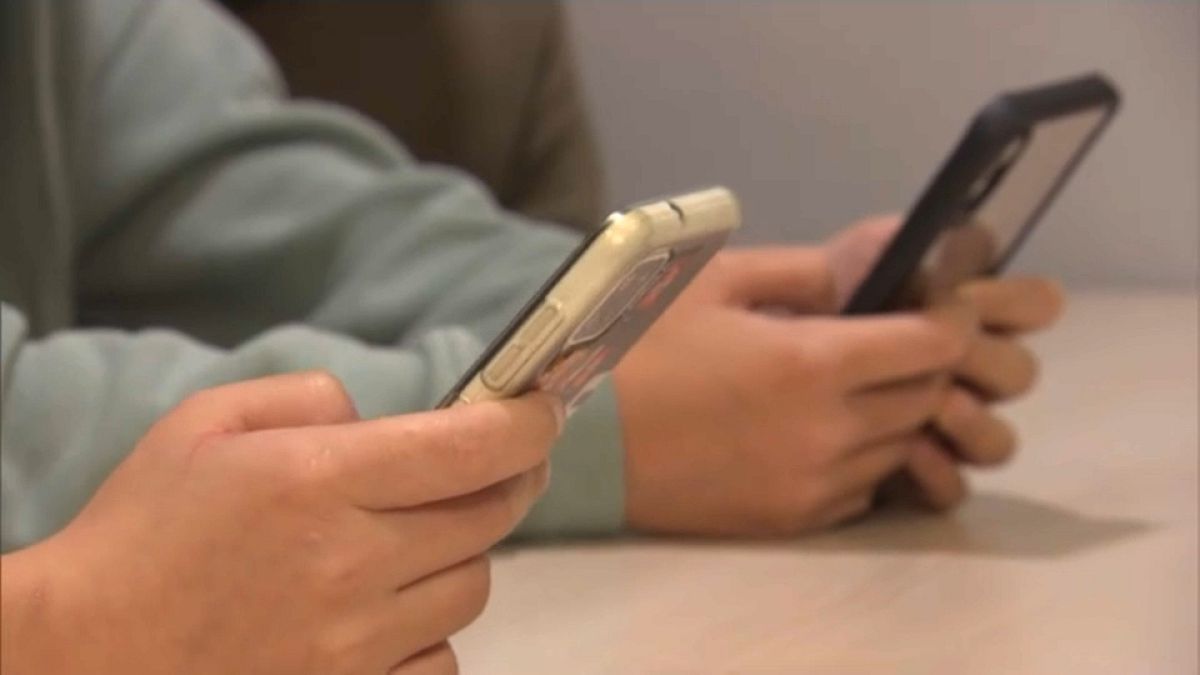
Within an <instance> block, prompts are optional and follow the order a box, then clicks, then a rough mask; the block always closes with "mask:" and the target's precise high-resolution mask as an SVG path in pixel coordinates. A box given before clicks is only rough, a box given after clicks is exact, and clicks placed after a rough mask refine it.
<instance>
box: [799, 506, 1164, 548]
mask: <svg viewBox="0 0 1200 675" xmlns="http://www.w3.org/2000/svg"><path fill="white" fill-rule="evenodd" d="M1153 529H1154V526H1153V525H1152V524H1150V523H1145V522H1141V521H1136V520H1128V519H1119V518H1097V517H1091V516H1086V515H1083V514H1079V513H1075V512H1073V511H1069V510H1067V509H1064V508H1062V507H1061V506H1056V505H1052V504H1048V503H1045V502H1037V501H1034V500H1031V499H1028V498H1026V497H1018V496H1016V495H1004V494H996V493H990V494H988V493H984V494H978V495H975V496H974V497H972V498H971V500H970V501H968V502H967V503H966V504H965V505H964V506H963V508H962V509H961V510H960V511H958V512H956V513H954V514H952V515H935V514H931V513H929V512H927V511H922V510H917V509H913V508H903V507H887V508H884V509H882V510H880V511H878V512H876V513H874V514H872V515H871V516H869V517H867V518H865V519H863V520H861V521H859V522H857V523H853V524H850V525H847V526H845V527H842V528H839V529H837V530H832V531H830V532H826V533H823V534H819V535H815V536H813V537H810V538H807V539H805V540H803V541H801V542H799V545H800V546H801V547H802V548H804V549H805V550H807V551H812V552H823V551H824V552H831V553H832V552H836V553H845V552H849V551H857V552H870V551H878V552H881V553H883V552H887V553H895V552H913V553H961V554H964V555H980V556H999V557H1013V558H1054V557H1060V556H1066V555H1071V554H1074V553H1079V552H1082V551H1086V550H1089V549H1094V548H1098V547H1101V546H1106V545H1109V544H1112V543H1115V542H1118V541H1122V540H1125V539H1129V538H1131V537H1136V536H1139V535H1142V534H1145V533H1147V532H1149V531H1151V530H1153Z"/></svg>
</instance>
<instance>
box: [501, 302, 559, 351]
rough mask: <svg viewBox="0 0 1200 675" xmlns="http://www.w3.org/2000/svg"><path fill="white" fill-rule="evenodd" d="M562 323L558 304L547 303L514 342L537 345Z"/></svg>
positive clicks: (534, 315) (527, 323)
mask: <svg viewBox="0 0 1200 675" xmlns="http://www.w3.org/2000/svg"><path fill="white" fill-rule="evenodd" d="M561 321H562V312H561V311H559V309H558V303H557V302H549V301H548V302H546V303H544V304H543V305H542V306H541V307H539V308H538V310H537V312H535V313H534V314H533V316H532V317H530V319H529V321H527V322H526V323H525V326H524V327H523V328H521V331H520V332H519V333H517V336H516V338H514V340H513V342H519V343H522V344H531V343H532V344H537V343H540V342H541V341H542V339H543V338H544V337H545V336H546V334H547V333H549V332H550V331H552V330H554V329H555V328H556V327H558V324H559V323H560V322H561Z"/></svg>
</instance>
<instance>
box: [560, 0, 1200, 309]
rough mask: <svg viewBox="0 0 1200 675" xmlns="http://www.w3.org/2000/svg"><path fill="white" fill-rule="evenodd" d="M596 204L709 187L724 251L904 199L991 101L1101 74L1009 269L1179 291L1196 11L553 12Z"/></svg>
mask: <svg viewBox="0 0 1200 675" xmlns="http://www.w3.org/2000/svg"><path fill="white" fill-rule="evenodd" d="M569 8H570V16H571V19H572V26H573V32H574V38H575V40H576V45H577V49H578V52H579V56H580V61H581V67H582V70H583V77H584V80H585V85H586V87H587V91H588V98H589V101H590V103H591V106H592V110H593V114H594V118H595V122H596V126H597V132H598V134H599V136H600V140H601V143H602V147H603V150H604V153H605V159H606V162H607V165H608V171H609V180H610V186H611V195H610V196H611V197H612V201H613V206H614V207H615V206H618V205H619V204H622V203H624V202H627V201H630V200H636V199H644V198H647V197H651V196H654V195H656V194H661V193H664V192H669V191H673V190H678V189H683V188H688V187H693V186H699V185H705V184H710V183H718V182H720V183H725V184H727V185H730V186H731V187H733V188H735V189H736V190H737V192H738V193H739V194H740V195H741V197H742V199H743V202H744V207H745V211H746V215H747V221H746V228H747V229H746V230H744V232H743V233H742V234H741V240H742V241H743V242H767V241H811V240H813V239H816V238H819V237H821V236H823V235H825V234H827V233H829V232H831V231H833V230H835V229H837V228H838V227H840V226H842V225H844V224H846V223H849V222H851V221H853V220H855V219H856V218H858V217H860V216H862V215H865V214H870V213H876V212H884V211H897V210H901V211H902V210H904V209H906V208H907V207H908V206H909V205H910V203H911V201H912V200H913V199H914V198H915V196H916V194H917V193H918V191H919V190H920V189H921V187H922V186H923V185H924V183H925V181H926V180H927V179H928V177H929V175H930V174H931V172H932V171H933V170H934V168H935V167H936V166H937V165H938V164H939V162H940V161H941V159H942V158H943V157H944V156H945V154H946V153H947V152H949V150H950V149H951V148H952V147H953V145H954V143H955V142H956V141H957V139H958V136H959V134H961V132H962V131H963V129H964V127H965V125H966V122H967V120H968V119H969V118H970V116H971V115H972V114H973V113H974V111H975V110H976V109H977V108H978V107H979V106H980V105H982V104H983V103H984V102H986V101H987V100H988V99H989V98H990V97H991V96H992V94H993V93H994V92H996V91H998V90H1000V89H1003V88H1018V87H1022V86H1026V85H1031V84H1036V83H1039V82H1042V81H1046V80H1051V79H1055V78H1060V77H1065V76H1070V75H1074V74H1077V73H1081V72H1085V71H1090V70H1102V71H1105V72H1106V73H1108V74H1109V75H1110V76H1111V77H1112V78H1113V79H1114V80H1115V81H1116V83H1117V84H1118V86H1119V87H1120V88H1121V90H1122V93H1123V94H1124V105H1123V108H1122V110H1121V113H1120V114H1119V116H1118V117H1117V119H1116V121H1115V123H1114V124H1113V126H1112V127H1111V128H1110V129H1109V132H1108V134H1107V135H1106V136H1105V137H1104V138H1103V139H1102V141H1101V143H1100V144H1099V145H1098V146H1097V147H1096V148H1095V151H1094V152H1093V153H1092V155H1091V156H1090V157H1089V159H1088V161H1087V162H1085V163H1084V165H1083V166H1082V167H1081V169H1080V171H1079V172H1078V173H1077V174H1076V176H1075V179H1074V180H1073V181H1072V182H1071V184H1070V185H1069V186H1068V188H1067V189H1066V190H1065V191H1064V193H1063V194H1062V195H1060V198H1059V200H1058V201H1057V202H1056V204H1055V206H1054V207H1053V208H1052V209H1051V210H1050V211H1049V212H1048V214H1047V217H1046V219H1045V220H1044V221H1043V222H1042V225H1041V227H1040V228H1039V231H1038V232H1037V233H1036V234H1035V235H1034V237H1033V238H1032V239H1031V240H1030V245H1029V246H1028V247H1027V248H1026V249H1025V250H1024V251H1023V252H1022V255H1021V256H1020V257H1019V259H1018V264H1017V267H1018V268H1023V269H1025V270H1034V271H1039V272H1047V273H1053V274H1056V275H1059V276H1062V277H1063V278H1065V279H1066V280H1067V281H1068V283H1070V284H1072V285H1074V286H1091V285H1122V286H1177V287H1194V286H1195V284H1196V280H1197V276H1196V275H1197V250H1198V248H1200V242H1198V237H1197V232H1198V229H1200V207H1198V201H1200V200H1198V198H1197V193H1198V191H1200V187H1198V186H1200V137H1198V134H1197V128H1198V126H1200V3H1197V2H1161V1H1160V2H1154V1H1150V2H1122V3H1112V2H1108V3H1105V2H1085V1H1062V0H1060V1H1053V0H1051V1H1043V2H999V1H992V2H984V1H982V0H981V1H976V2H963V3H954V2H950V1H948V0H941V1H932V2H924V1H922V2H917V1H912V0H902V1H892V2H883V1H875V2H872V1H865V0H847V1H842V2H815V1H803V0H799V1H792V2H784V1H768V0H744V1H742V2H716V1H709V2H683V1H661V0H660V1H650V2H628V1H621V0H618V1H613V0H576V1H575V2H572V3H569Z"/></svg>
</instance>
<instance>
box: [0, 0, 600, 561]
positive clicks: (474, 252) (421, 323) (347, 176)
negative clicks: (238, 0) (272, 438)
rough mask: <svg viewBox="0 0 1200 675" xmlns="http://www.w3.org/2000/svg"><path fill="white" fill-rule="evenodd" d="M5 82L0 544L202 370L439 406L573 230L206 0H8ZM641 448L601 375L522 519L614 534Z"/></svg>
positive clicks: (79, 496) (36, 529)
mask: <svg viewBox="0 0 1200 675" xmlns="http://www.w3.org/2000/svg"><path fill="white" fill-rule="evenodd" d="M0 91H2V92H3V98H2V99H0V115H2V117H0V167H2V172H3V173H2V174H0V300H2V302H3V306H2V315H0V319H2V329H3V330H2V337H0V379H2V384H3V388H2V392H3V399H2V416H0V432H2V445H0V459H2V460H3V466H2V479H3V485H2V498H3V501H2V504H0V526H2V530H0V544H2V546H3V549H4V550H12V549H14V548H18V547H21V546H25V545H28V544H30V543H33V542H35V541H37V540H39V539H41V538H43V537H46V536H47V535H50V534H52V533H53V532H55V531H56V530H57V529H58V528H60V527H61V526H63V525H64V524H65V523H66V522H67V521H69V520H70V519H71V518H72V517H73V516H74V514H75V513H77V512H78V510H79V509H80V508H81V507H82V506H83V505H84V504H85V503H86V502H87V500H88V499H89V497H90V495H91V494H92V493H93V491H94V490H95V488H96V487H97V486H98V485H99V483H100V482H101V481H102V480H103V479H104V477H105V476H106V475H107V474H108V473H109V472H110V471H111V470H112V468H113V467H114V466H115V465H116V464H117V463H119V462H120V461H121V460H122V458H123V457H124V456H125V455H126V454H127V453H128V452H129V451H130V449H131V448H132V447H133V445H134V444H135V442H136V441H137V439H138V438H139V436H141V434H142V433H144V432H145V431H146V429H147V428H148V427H149V425H150V424H151V423H152V422H153V421H154V420H155V419H157V418H158V417H160V416H161V415H163V414H164V413H165V412H167V411H168V410H169V409H170V408H171V407H172V406H173V405H174V404H176V403H177V402H178V401H180V400H181V399H182V398H183V397H184V396H186V395H187V394H189V393H191V392H194V391H196V390H198V389H201V388H204V387H209V386H212V385H216V384H219V383H224V382H230V381H234V380H241V379H246V378H251V377H258V376H262V375H268V374H272V373H280V372H285V371H292V370H298V369H309V368H326V369H329V370H330V371H332V372H333V373H334V374H335V375H337V376H338V377H339V378H341V380H342V381H343V382H344V383H345V385H346V387H347V388H348V390H349V391H350V393H351V395H352V396H353V398H354V401H355V403H356V404H357V406H358V408H359V410H360V412H361V413H362V414H363V415H364V416H378V415H388V414H395V413H403V412H406V411H415V410H421V409H426V408H428V407H430V406H431V405H432V404H433V403H434V402H435V401H436V400H437V399H438V398H439V397H440V396H441V395H442V394H443V393H444V392H445V391H446V390H447V389H448V388H449V387H450V386H451V385H452V384H453V382H454V380H455V379H456V378H457V377H458V376H459V375H460V374H461V373H462V372H463V371H464V370H465V369H466V368H467V367H468V366H469V365H470V363H471V361H472V359H473V358H474V357H475V356H476V354H478V353H479V352H480V351H481V349H482V348H483V345H484V344H485V342H486V341H487V340H488V339H489V338H490V337H491V336H493V335H494V334H496V333H497V332H498V331H499V330H500V329H501V328H502V327H503V325H504V324H505V323H506V322H507V321H508V320H509V318H510V317H511V316H512V315H513V314H514V313H515V312H516V311H517V309H518V308H519V307H520V305H521V304H522V303H523V302H524V301H525V300H526V299H527V298H528V296H529V295H530V294H531V293H532V292H533V291H534V290H535V289H536V288H537V287H538V286H539V285H540V283H541V282H542V281H543V280H544V279H545V278H546V277H547V276H548V275H549V274H550V272H551V271H552V269H553V268H554V267H555V266H556V265H557V263H558V262H559V261H560V260H561V259H562V258H563V257H565V256H566V254H567V253H568V251H569V250H570V249H571V248H572V247H573V246H574V245H575V243H576V238H575V237H574V236H573V235H570V234H567V233H565V232H563V231H560V230H558V229H556V228H554V227H551V226H545V225H540V224H537V223H532V222H528V221H525V220H523V219H522V218H520V217H518V216H516V215H513V214H510V213H505V212H503V211H501V210H499V209H498V208H497V207H496V206H495V204H494V203H493V202H492V200H491V199H490V198H489V197H488V196H487V194H486V193H485V191H484V190H483V189H482V188H480V186H479V185H477V184H476V183H475V182H473V181H472V180H471V179H470V178H468V177H467V176H464V175H462V174H459V173H455V172H453V171H450V170H445V169H440V168H433V167H429V166H421V165H417V164H415V163H414V161H413V160H412V158H411V157H410V156H409V155H408V154H407V153H406V152H405V151H404V150H403V149H402V148H401V147H399V146H398V145H397V143H396V142H395V141H394V140H393V139H391V138H390V137H388V136H387V135H386V134H385V133H384V132H382V131H381V129H380V128H379V127H377V126H375V125H373V124H371V123H370V122H369V121H367V120H365V119H363V118H361V117H359V116H356V115H355V114H354V113H352V112H350V111H347V110H343V109H338V108H335V107H332V106H329V105H325V104H317V103H311V102H300V101H290V100H288V99H287V98H286V93H285V91H284V87H283V85H282V82H281V79H280V77H279V75H278V73H277V72H276V71H275V69H274V67H273V66H272V64H271V62H270V60H269V59H268V57H267V56H266V55H265V53H264V51H263V49H262V48H261V47H260V46H259V45H258V44H257V43H256V41H255V40H254V38H253V37H252V36H251V35H250V34H249V33H248V32H247V31H245V30H244V29H242V28H241V27H240V26H239V25H237V24H236V23H235V21H234V20H233V19H232V18H230V17H229V16H228V15H227V14H226V13H225V12H224V10H222V9H221V8H219V7H215V6H213V5H211V4H209V3H207V2H205V1H203V0H52V1H51V0H3V2H0ZM396 95H397V96H404V95H405V92H403V91H398V92H396ZM425 105H435V106H436V105H437V102H436V101H430V102H428V103H426V104H425ZM481 114H486V112H485V111H481ZM622 456H623V450H622V448H621V444H620V428H619V424H618V418H617V413H616V404H615V400H614V395H613V392H612V390H611V387H609V386H605V387H603V388H601V390H600V391H598V392H597V393H596V394H595V395H594V396H593V397H592V398H591V399H590V400H589V401H588V403H587V404H586V405H585V406H584V407H583V408H582V409H581V410H580V411H579V412H577V413H576V415H575V416H574V417H573V418H572V419H571V421H570V423H569V425H568V428H567V431H566V433H565V434H564V436H563V438H562V440H561V441H560V443H559V446H558V448H557V449H556V451H555V455H554V459H553V465H554V471H553V476H554V477H553V481H552V485H551V488H550V490H549V492H548V493H547V494H546V496H545V497H544V498H543V500H542V501H541V502H540V503H539V504H538V505H537V507H535V509H534V511H533V513H532V514H531V515H530V517H529V518H528V519H527V520H526V521H525V523H523V524H522V526H521V529H520V530H518V535H524V536H554V535H566V534H595V533H605V532H612V531H615V530H617V529H618V528H619V527H620V524H621V519H622V505H623V487H622Z"/></svg>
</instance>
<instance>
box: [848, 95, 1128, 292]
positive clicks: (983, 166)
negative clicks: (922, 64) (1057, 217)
mask: <svg viewBox="0 0 1200 675" xmlns="http://www.w3.org/2000/svg"><path fill="white" fill-rule="evenodd" d="M1119 101H1120V96H1119V94H1118V93H1117V90H1116V89H1115V88H1114V87H1113V85H1112V84H1111V83H1109V81H1108V80H1107V79H1105V78H1104V77H1103V76H1101V75H1088V76H1085V77H1080V78H1077V79H1073V80H1069V81H1066V82H1061V83H1056V84H1051V85H1048V86H1043V87H1038V88H1034V89H1027V90H1022V91H1018V92H1012V93H1007V94H1003V95H1001V96H998V97H997V98H996V99H994V100H993V101H992V102H991V103H989V104H988V105H987V106H986V107H984V108H983V110H981V111H980V112H979V114H978V115H976V117H975V120H974V121H973V122H972V124H971V126H970V127H969V128H968V130H967V132H966V134H965V135H964V136H963V138H962V139H961V140H960V141H959V144H958V146H957V148H956V149H955V150H954V152H953V153H952V154H951V155H950V157H949V158H948V159H947V160H946V162H945V163H944V164H943V165H942V167H941V168H940V169H939V171H938V172H937V174H936V175H935V176H934V179H933V181H932V182H931V183H930V184H929V186H928V187H927V188H926V189H925V192H924V193H922V195H921V198H920V199H919V200H918V201H917V203H916V206H914V207H913V209H912V210H911V211H910V212H909V214H908V217H907V218H906V219H905V222H904V224H903V226H901V228H900V231H899V232H898V233H897V234H896V236H895V237H894V238H893V239H892V241H891V242H889V244H888V245H887V247H886V248H885V249H884V252H883V254H882V255H881V256H880V258H879V260H878V261H877V262H876V264H875V266H874V267H873V268H872V270H871V272H870V273H869V274H868V275H867V277H866V279H865V280H864V281H863V282H862V283H861V284H860V285H859V287H858V288H857V289H856V290H855V292H854V294H853V296H851V298H850V300H849V302H847V303H846V306H845V308H843V310H842V311H843V314H873V313H877V312H882V311H887V310H889V309H891V308H892V307H894V305H895V302H896V300H897V299H898V297H899V295H900V294H901V292H902V290H903V289H904V287H905V285H906V283H907V281H908V279H909V278H910V277H911V276H912V275H913V273H914V272H916V270H917V268H918V266H919V265H920V264H921V260H922V259H923V257H924V256H925V254H926V252H927V251H928V250H929V249H930V247H931V246H932V245H933V244H934V242H935V241H936V240H937V237H938V235H939V234H940V233H941V232H942V230H943V229H944V228H945V227H947V226H949V225H950V224H951V223H953V222H955V220H956V219H957V218H958V216H959V214H960V213H961V204H962V203H963V201H964V200H965V199H966V197H967V193H968V190H969V189H970V188H971V186H972V185H973V184H974V183H975V181H976V180H978V179H979V178H980V177H981V176H982V174H983V172H985V171H987V170H988V169H989V167H991V166H992V163H993V162H995V161H996V160H997V159H998V158H999V156H1000V153H1001V152H1003V151H1004V149H1005V148H1006V147H1007V146H1008V145H1009V144H1010V143H1012V142H1013V141H1014V140H1017V139H1019V138H1021V137H1022V136H1024V135H1026V134H1029V133H1030V131H1031V130H1032V129H1033V128H1034V126H1036V125H1037V124H1038V123H1039V122H1043V121H1046V120H1050V119H1053V118H1056V117H1060V116H1064V115H1069V114H1072V113H1076V112H1082V111H1086V110H1088V109H1093V108H1103V109H1106V111H1107V112H1106V113H1105V115H1104V117H1103V119H1102V121H1101V122H1100V123H1099V124H1097V126H1096V128H1095V130H1094V131H1093V132H1092V133H1091V135H1090V136H1089V137H1088V138H1087V139H1086V140H1085V141H1084V143H1083V145H1082V146H1081V147H1080V149H1079V151H1078V152H1077V153H1076V155H1075V156H1074V158H1073V159H1072V161H1071V162H1070V163H1069V164H1068V165H1067V166H1066V169H1065V170H1064V171H1062V172H1061V173H1060V174H1059V175H1058V176H1057V177H1056V178H1055V179H1054V181H1053V182H1052V184H1050V185H1048V186H1047V189H1046V191H1045V193H1044V195H1043V196H1042V198H1041V201H1040V203H1039V204H1038V206H1037V207H1036V209H1035V210H1034V211H1033V213H1032V215H1031V216H1030V217H1029V219H1028V220H1026V222H1025V223H1023V224H1022V225H1021V227H1020V231H1019V233H1018V234H1017V235H1016V237H1015V238H1014V239H1013V240H1012V242H1011V244H1010V245H1009V246H1008V247H1007V249H1005V250H1004V251H1002V252H1001V253H1000V255H999V256H998V257H997V260H996V263H995V264H994V265H993V266H992V269H991V270H990V271H989V273H991V274H995V273H997V272H999V271H1001V270H1002V269H1003V268H1004V267H1005V266H1006V265H1007V264H1008V263H1009V261H1010V260H1012V258H1013V256H1014V255H1015V254H1016V252H1017V250H1018V249H1019V248H1020V246H1021V244H1022V243H1023V242H1024V241H1025V239H1026V238H1028V236H1029V234H1030V232H1032V230H1033V227H1034V226H1035V225H1036V224H1037V221H1038V219H1039V218H1040V217H1041V215H1042V214H1043V213H1044V212H1045V210H1046V208H1047V207H1049V206H1050V204H1051V202H1053V201H1054V197H1055V196H1056V195H1057V194H1058V192H1059V190H1061V189H1062V186H1063V185H1064V184H1065V183H1066V181H1067V179H1068V178H1070V176H1071V174H1072V173H1073V172H1074V170H1075V167H1076V166H1078V164H1079V162H1080V161H1081V160H1082V159H1083V158H1084V157H1085V156H1086V155H1087V153H1088V150H1089V149H1090V148H1091V146H1092V145H1093V144H1094V143H1095V141H1096V139H1097V138H1098V137H1099V136H1100V134H1101V133H1103V131H1104V129H1105V128H1106V127H1107V126H1108V123H1109V121H1110V120H1111V119H1112V116H1113V114H1114V113H1115V112H1116V110H1117V106H1118V104H1119Z"/></svg>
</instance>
